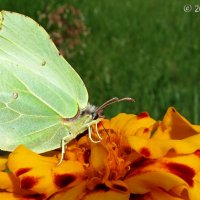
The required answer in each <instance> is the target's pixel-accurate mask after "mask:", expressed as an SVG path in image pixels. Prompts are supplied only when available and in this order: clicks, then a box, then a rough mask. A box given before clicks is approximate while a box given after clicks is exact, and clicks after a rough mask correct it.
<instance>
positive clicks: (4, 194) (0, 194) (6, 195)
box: [0, 192, 31, 200]
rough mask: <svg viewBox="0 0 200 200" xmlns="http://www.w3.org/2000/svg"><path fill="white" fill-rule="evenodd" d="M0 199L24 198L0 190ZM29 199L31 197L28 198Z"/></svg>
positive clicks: (19, 199) (16, 199)
mask: <svg viewBox="0 0 200 200" xmlns="http://www.w3.org/2000/svg"><path fill="white" fill-rule="evenodd" d="M0 199H2V200H26V199H25V198H22V197H20V196H18V195H15V194H13V193H9V192H0ZM30 200H31V199H30Z"/></svg>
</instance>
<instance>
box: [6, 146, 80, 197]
mask: <svg viewBox="0 0 200 200" xmlns="http://www.w3.org/2000/svg"><path fill="white" fill-rule="evenodd" d="M57 163H58V160H57V159H56V158H55V157H43V156H40V155H37V154H36V153H34V152H32V151H30V150H28V149H27V148H26V147H24V146H23V145H21V146H19V147H18V148H17V149H16V150H15V151H14V152H12V153H11V154H10V156H9V159H8V166H9V169H10V171H11V172H12V173H13V174H15V176H16V177H18V178H19V181H20V187H21V188H22V189H24V190H27V191H32V192H34V193H36V194H40V195H42V196H43V197H46V198H47V197H49V196H50V195H52V194H54V193H55V192H57V191H60V190H61V189H63V188H66V187H72V186H74V185H77V184H78V183H79V182H81V180H82V179H83V178H84V168H83V166H82V165H81V163H79V162H77V161H63V162H62V163H61V164H60V165H57Z"/></svg>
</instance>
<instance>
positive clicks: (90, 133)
mask: <svg viewBox="0 0 200 200" xmlns="http://www.w3.org/2000/svg"><path fill="white" fill-rule="evenodd" d="M88 136H89V139H90V141H91V142H93V143H99V142H101V140H93V139H92V131H91V127H90V126H88Z"/></svg>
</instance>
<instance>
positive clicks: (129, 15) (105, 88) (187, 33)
mask: <svg viewBox="0 0 200 200" xmlns="http://www.w3.org/2000/svg"><path fill="white" fill-rule="evenodd" d="M50 2H51V3H54V4H55V5H58V4H59V5H60V6H61V5H63V4H64V3H65V2H66V1H64V0H60V1H56V0H55V1H53V0H51V1H46V0H44V1H40V0H34V1H33V0H31V1H25V0H18V1H10V0H9V1H6V0H5V1H1V2H0V8H1V9H7V10H12V11H17V12H21V13H23V14H26V15H29V16H30V17H33V18H34V19H36V20H37V21H38V12H39V11H42V10H44V8H45V7H46V5H47V4H49V3H50ZM198 2H199V1H189V3H190V4H191V5H193V6H194V5H196V4H198ZM67 4H70V5H73V6H74V7H75V8H77V9H79V10H80V11H81V12H82V14H83V16H84V19H85V20H84V23H85V25H86V27H89V29H90V34H89V36H87V37H85V38H83V39H82V41H81V42H83V43H84V44H86V46H85V48H84V49H83V53H82V55H80V54H79V55H76V56H74V57H72V58H70V60H69V62H70V63H71V64H72V66H73V67H74V68H75V70H76V71H77V72H78V73H79V74H80V76H81V77H82V79H83V81H84V82H85V84H86V87H87V89H88V92H89V96H90V102H91V103H93V104H96V105H100V104H102V103H103V102H104V101H105V100H107V99H109V98H111V97H114V96H118V97H124V96H130V97H134V98H135V99H136V102H135V103H134V104H129V103H125V102H124V103H119V104H116V105H113V106H112V107H110V108H109V109H107V110H106V112H105V113H106V114H107V115H108V116H112V115H115V114H117V113H119V112H129V113H138V112H141V111H148V112H149V113H150V114H151V115H152V116H153V117H155V118H157V119H160V118H161V116H163V114H164V112H165V111H166V109H167V107H168V106H174V107H176V109H177V110H178V111H179V112H181V113H182V114H183V115H185V117H187V118H188V119H190V120H191V121H192V122H193V123H200V106H199V102H200V94H199V91H200V78H199V77H200V66H199V64H200V56H199V53H200V37H199V35H200V26H199V21H200V13H195V12H194V11H193V12H190V13H185V12H184V11H183V6H184V5H185V4H188V1H185V0H183V1H174V0H168V1H159V0H152V1H141V0H124V1H116V0H101V1H97V0H92V1H90V0H68V1H67ZM30 5H31V6H30ZM199 5H200V3H199ZM42 25H43V26H44V27H45V24H42ZM66 48H67V47H66ZM111 113H112V114H111Z"/></svg>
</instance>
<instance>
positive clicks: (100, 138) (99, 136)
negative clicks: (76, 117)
mask: <svg viewBox="0 0 200 200" xmlns="http://www.w3.org/2000/svg"><path fill="white" fill-rule="evenodd" d="M95 127H96V133H97V136H98V138H99V140H102V139H103V138H102V137H101V135H100V134H99V131H98V127H97V123H96V124H95Z"/></svg>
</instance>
